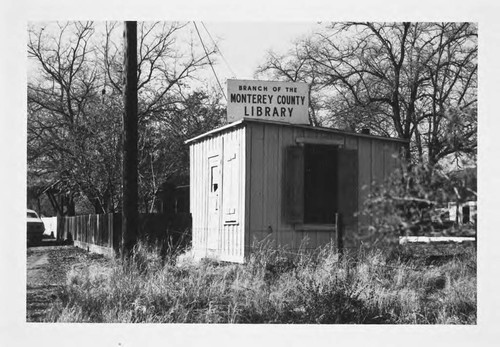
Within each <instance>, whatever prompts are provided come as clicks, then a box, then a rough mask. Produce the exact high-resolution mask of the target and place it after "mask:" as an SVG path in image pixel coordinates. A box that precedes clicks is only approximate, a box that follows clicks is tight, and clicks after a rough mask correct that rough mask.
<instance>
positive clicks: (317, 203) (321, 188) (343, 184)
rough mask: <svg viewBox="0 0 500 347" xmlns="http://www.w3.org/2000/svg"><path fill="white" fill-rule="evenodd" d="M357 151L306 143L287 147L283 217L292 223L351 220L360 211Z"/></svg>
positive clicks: (348, 221) (349, 221) (330, 222)
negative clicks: (358, 202)
mask: <svg viewBox="0 0 500 347" xmlns="http://www.w3.org/2000/svg"><path fill="white" fill-rule="evenodd" d="M357 169H358V168H357V151H356V150H347V149H343V148H340V147H339V146H334V145H323V144H307V143H306V144H305V145H303V146H290V147H288V148H287V149H286V163H285V196H284V204H285V205H284V216H285V219H286V221H287V222H289V223H291V224H333V223H334V222H335V213H340V214H342V217H343V219H344V222H345V223H351V222H352V218H354V212H355V211H356V210H357V176H358V171H357Z"/></svg>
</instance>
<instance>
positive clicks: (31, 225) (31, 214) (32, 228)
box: [26, 210, 45, 242]
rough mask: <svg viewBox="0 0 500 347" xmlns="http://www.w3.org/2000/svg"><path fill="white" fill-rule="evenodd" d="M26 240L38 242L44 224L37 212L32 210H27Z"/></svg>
mask: <svg viewBox="0 0 500 347" xmlns="http://www.w3.org/2000/svg"><path fill="white" fill-rule="evenodd" d="M26 217H27V219H26V220H27V231H28V242H40V241H41V240H42V238H43V232H44V231H45V226H44V225H43V222H42V220H41V219H40V217H38V214H37V213H36V212H35V211H33V210H27V215H26Z"/></svg>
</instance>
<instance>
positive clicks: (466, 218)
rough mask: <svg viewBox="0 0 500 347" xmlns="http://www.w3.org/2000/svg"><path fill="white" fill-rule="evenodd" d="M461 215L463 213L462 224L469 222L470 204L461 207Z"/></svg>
mask: <svg viewBox="0 0 500 347" xmlns="http://www.w3.org/2000/svg"><path fill="white" fill-rule="evenodd" d="M462 215H463V219H462V223H464V224H467V223H469V222H470V206H468V205H465V206H464V207H463V208H462Z"/></svg>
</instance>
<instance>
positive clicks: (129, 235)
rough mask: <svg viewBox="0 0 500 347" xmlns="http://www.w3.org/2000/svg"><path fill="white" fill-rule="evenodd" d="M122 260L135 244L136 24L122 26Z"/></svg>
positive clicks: (136, 219) (136, 226)
mask: <svg viewBox="0 0 500 347" xmlns="http://www.w3.org/2000/svg"><path fill="white" fill-rule="evenodd" d="M124 24H125V27H124V31H123V39H124V40H123V41H124V54H125V56H124V62H123V71H124V73H125V77H124V83H125V86H124V88H123V104H124V106H125V112H124V113H123V164H122V184H123V186H122V192H123V208H122V247H121V256H122V258H128V257H129V256H130V254H131V252H132V250H133V247H134V245H135V244H136V242H137V229H138V212H137V200H138V189H137V162H138V160H137V138H138V131H137V22H132V21H127V22H125V23H124Z"/></svg>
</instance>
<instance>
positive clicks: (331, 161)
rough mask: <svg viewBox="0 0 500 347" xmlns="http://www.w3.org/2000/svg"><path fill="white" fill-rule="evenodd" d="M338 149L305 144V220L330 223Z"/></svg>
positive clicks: (334, 201)
mask: <svg viewBox="0 0 500 347" xmlns="http://www.w3.org/2000/svg"><path fill="white" fill-rule="evenodd" d="M337 153H338V148H337V147H335V146H327V145H305V148H304V223H322V224H323V223H324V224H333V223H334V222H335V213H336V212H337V211H338V206H337V200H338V199H337V197H338V191H337V186H338V185H337V180H338V173H337V171H338V170H337Z"/></svg>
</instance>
